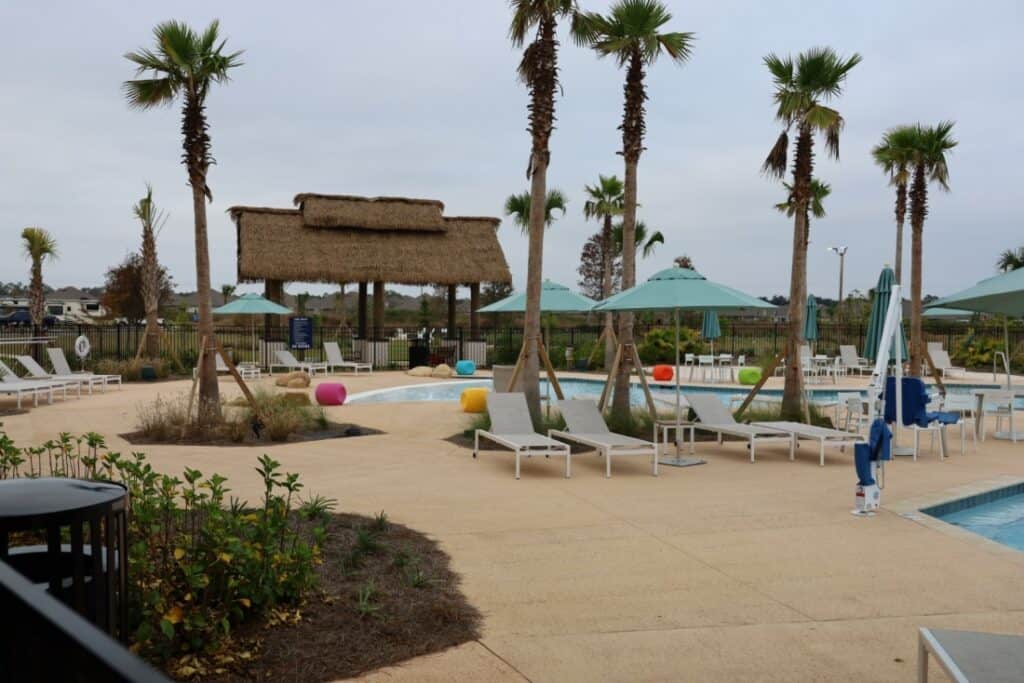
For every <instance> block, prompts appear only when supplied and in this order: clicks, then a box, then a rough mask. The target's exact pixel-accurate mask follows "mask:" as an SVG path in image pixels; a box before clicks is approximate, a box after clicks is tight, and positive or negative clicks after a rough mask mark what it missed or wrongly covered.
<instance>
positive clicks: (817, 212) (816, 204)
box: [775, 178, 832, 243]
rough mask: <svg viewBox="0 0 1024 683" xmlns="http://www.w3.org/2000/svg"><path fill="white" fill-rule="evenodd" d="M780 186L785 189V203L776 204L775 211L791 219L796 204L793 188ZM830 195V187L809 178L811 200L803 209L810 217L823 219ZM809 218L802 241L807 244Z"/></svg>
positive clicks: (809, 226) (808, 218)
mask: <svg viewBox="0 0 1024 683" xmlns="http://www.w3.org/2000/svg"><path fill="white" fill-rule="evenodd" d="M782 186H783V187H784V188H786V201H784V202H779V203H778V204H776V205H775V209H776V210H777V211H779V212H781V213H784V214H786V215H787V216H789V217H790V218H792V217H793V214H794V213H796V202H794V201H793V186H792V185H791V184H789V183H782ZM830 194H832V186H831V185H829V184H828V183H823V182H821V181H820V180H818V179H817V178H811V198H810V201H809V202H808V203H807V206H806V207H805V209H806V210H807V211H809V212H810V216H814V217H815V218H824V217H825V215H826V214H825V198H826V197H828V196H829V195H830ZM810 216H807V218H806V224H807V232H806V233H805V234H804V241H805V242H807V243H810V229H811V219H810Z"/></svg>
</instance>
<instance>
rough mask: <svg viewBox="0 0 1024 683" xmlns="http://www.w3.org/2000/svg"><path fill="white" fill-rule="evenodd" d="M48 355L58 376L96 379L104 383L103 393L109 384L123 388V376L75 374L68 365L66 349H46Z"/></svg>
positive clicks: (91, 373)
mask: <svg viewBox="0 0 1024 683" xmlns="http://www.w3.org/2000/svg"><path fill="white" fill-rule="evenodd" d="M46 353H47V355H49V356H50V364H51V365H53V372H54V374H57V375H62V376H66V375H83V376H85V377H96V378H99V379H100V380H102V381H103V385H102V391H104V392H105V391H106V390H107V385H108V384H116V385H117V388H118V389H120V388H121V375H97V374H96V373H93V372H73V371H72V370H71V365H70V364H69V363H68V359H67V357H65V356H64V349H61V348H52V347H51V348H48V349H46Z"/></svg>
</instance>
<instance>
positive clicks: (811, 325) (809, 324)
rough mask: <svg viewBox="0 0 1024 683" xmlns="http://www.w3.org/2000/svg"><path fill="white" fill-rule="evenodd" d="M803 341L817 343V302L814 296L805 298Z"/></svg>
mask: <svg viewBox="0 0 1024 683" xmlns="http://www.w3.org/2000/svg"><path fill="white" fill-rule="evenodd" d="M804 339H806V340H807V341H809V342H811V344H812V346H813V344H814V342H816V341H818V300H817V299H815V298H814V295H809V296H808V297H807V309H806V310H805V311H804Z"/></svg>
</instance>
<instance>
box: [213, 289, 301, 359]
mask: <svg viewBox="0 0 1024 683" xmlns="http://www.w3.org/2000/svg"><path fill="white" fill-rule="evenodd" d="M291 312H292V309H290V308H287V307H286V306H282V305H281V304H278V303H275V302H273V301H271V300H270V299H264V298H263V297H262V296H260V295H259V294H243V295H242V296H240V297H238V298H237V299H235V300H234V301H232V302H231V303H229V304H224V305H223V306H221V307H219V308H215V309H213V314H214V315H248V316H253V317H252V318H251V320H252V357H253V358H256V318H255V316H257V315H288V314H289V313H291Z"/></svg>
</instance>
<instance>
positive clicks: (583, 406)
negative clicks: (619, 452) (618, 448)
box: [558, 399, 609, 434]
mask: <svg viewBox="0 0 1024 683" xmlns="http://www.w3.org/2000/svg"><path fill="white" fill-rule="evenodd" d="M558 409H559V410H560V411H561V412H562V417H564V418H565V424H566V426H567V427H568V428H569V431H570V432H573V433H575V434H608V433H609V432H608V425H607V424H605V421H604V418H603V417H601V411H599V410H598V409H597V403H596V402H594V401H588V400H586V399H574V400H570V401H559V403H558Z"/></svg>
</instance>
